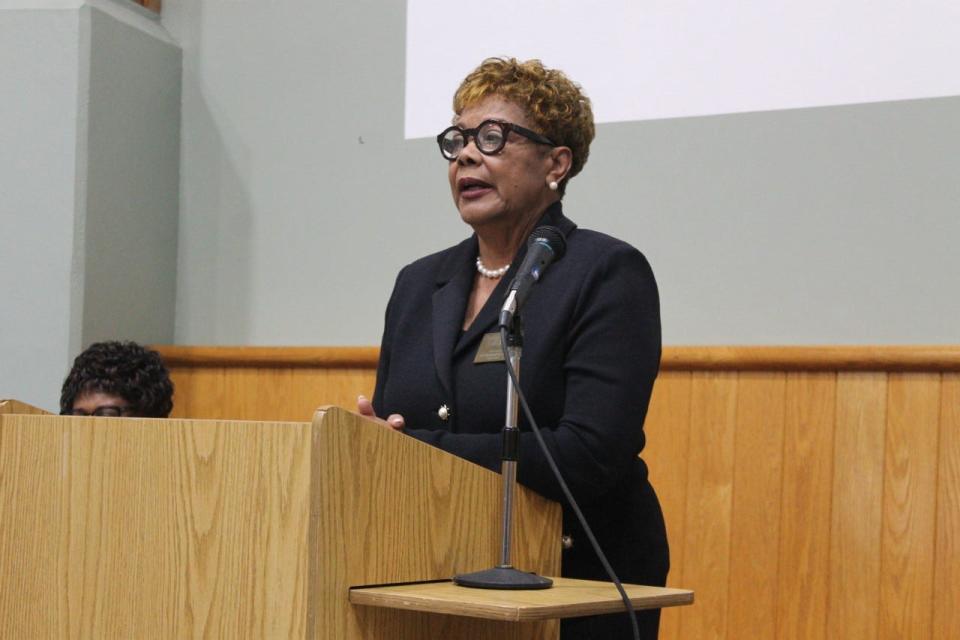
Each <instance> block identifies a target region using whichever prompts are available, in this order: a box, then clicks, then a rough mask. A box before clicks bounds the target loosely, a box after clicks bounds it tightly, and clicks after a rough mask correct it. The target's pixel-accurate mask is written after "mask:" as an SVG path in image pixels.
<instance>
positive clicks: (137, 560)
mask: <svg viewBox="0 0 960 640" xmlns="http://www.w3.org/2000/svg"><path fill="white" fill-rule="evenodd" d="M0 419H2V420H3V432H2V438H3V443H2V446H0V457H2V458H3V459H2V467H0V468H2V470H3V477H4V481H3V482H2V483H0V509H2V511H0V523H2V524H0V526H2V527H4V529H3V531H2V533H0V540H2V541H3V544H4V545H5V546H4V547H3V548H0V576H2V580H3V584H4V588H2V589H0V625H2V628H0V636H3V637H18V638H41V637H42V638H47V637H50V638H53V637H57V638H149V637H164V638H173V637H178V638H185V637H230V638H254V637H257V638H260V637H297V636H299V637H302V636H303V633H304V629H305V623H306V606H307V599H306V594H307V591H306V587H307V582H306V558H307V545H306V531H307V526H306V524H307V518H308V516H309V500H308V493H307V491H308V489H309V477H308V474H309V471H310V469H309V464H307V461H308V460H309V456H310V446H309V444H310V439H309V428H310V426H309V423H301V424H299V425H291V424H282V423H272V424H267V425H250V424H233V425H223V424H221V425H217V424H216V423H213V422H207V423H185V422H179V421H159V420H134V419H123V420H118V419H111V418H59V417H54V416H3V417H2V418H0ZM253 432H256V433H257V436H258V437H257V438H255V439H256V440H257V442H258V443H260V444H259V446H257V447H249V446H245V447H241V446H240V443H241V442H242V441H244V442H247V443H249V442H250V441H251V440H250V439H249V438H247V437H245V436H249V435H250V434H251V433H253ZM267 469H273V473H271V474H267V473H266V471H267ZM7 545H9V546H7ZM9 585H16V586H15V587H14V588H10V586H9Z"/></svg>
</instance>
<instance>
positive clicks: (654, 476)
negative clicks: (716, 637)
mask: <svg viewBox="0 0 960 640" xmlns="http://www.w3.org/2000/svg"><path fill="white" fill-rule="evenodd" d="M690 379H691V374H690V373H688V372H686V371H670V372H664V373H661V374H660V376H659V377H658V378H657V383H656V385H655V386H654V391H653V397H652V398H651V400H650V408H649V410H648V411H647V419H646V421H645V423H644V428H643V429H644V432H645V433H646V436H647V444H646V447H645V448H644V450H643V454H642V457H643V459H644V460H645V461H646V463H647V466H648V467H649V468H650V482H651V483H652V484H653V486H654V488H655V490H656V492H657V495H658V496H659V498H660V505H661V508H662V509H663V517H664V519H665V520H666V523H667V539H668V540H669V541H670V574H669V575H668V576H667V584H668V585H670V586H679V585H680V577H681V576H682V575H683V547H684V545H683V544H682V543H680V541H682V540H683V539H684V533H685V531H686V528H685V526H684V518H685V517H686V510H687V500H686V496H687V477H688V473H689V471H688V461H689V459H688V456H687V453H688V450H689V446H690V388H691V384H690ZM681 615H682V613H681V611H680V610H679V609H677V608H669V609H664V610H663V612H662V613H661V616H660V640H677V639H678V638H679V637H680V636H679V635H678V634H679V632H680V616H681Z"/></svg>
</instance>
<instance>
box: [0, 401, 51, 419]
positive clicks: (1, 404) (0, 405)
mask: <svg viewBox="0 0 960 640" xmlns="http://www.w3.org/2000/svg"><path fill="white" fill-rule="evenodd" d="M2 413H7V414H14V413H19V414H26V415H34V416H49V415H51V414H50V412H49V411H44V410H43V409H41V408H40V407H35V406H33V405H32V404H27V403H26V402H20V401H19V400H0V414H2Z"/></svg>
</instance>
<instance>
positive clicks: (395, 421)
mask: <svg viewBox="0 0 960 640" xmlns="http://www.w3.org/2000/svg"><path fill="white" fill-rule="evenodd" d="M357 413H359V414H360V415H362V416H364V417H365V418H370V419H371V420H376V421H377V422H379V423H380V424H382V425H383V426H385V427H390V428H391V429H393V430H394V431H403V427H404V426H405V424H404V421H403V416H402V415H400V414H399V413H391V414H390V415H389V416H387V419H386V420H383V419H381V418H378V417H377V414H376V412H374V410H373V404H372V403H371V402H370V400H368V399H367V397H366V396H358V397H357Z"/></svg>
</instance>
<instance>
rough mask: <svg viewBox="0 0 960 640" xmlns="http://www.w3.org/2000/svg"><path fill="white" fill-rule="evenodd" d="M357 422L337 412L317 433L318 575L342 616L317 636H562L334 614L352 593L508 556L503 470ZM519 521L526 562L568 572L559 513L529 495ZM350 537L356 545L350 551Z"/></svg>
mask: <svg viewBox="0 0 960 640" xmlns="http://www.w3.org/2000/svg"><path fill="white" fill-rule="evenodd" d="M349 420H353V418H352V417H351V416H350V415H349V414H346V412H343V411H340V410H336V409H331V410H330V411H328V412H327V415H326V418H325V420H324V423H323V426H322V428H319V429H316V432H315V437H316V441H315V445H316V447H317V448H318V449H319V450H321V451H323V456H322V460H323V465H319V464H318V465H317V466H316V467H315V468H314V481H315V487H314V492H313V504H312V505H311V514H312V520H311V527H313V528H314V530H315V531H316V532H317V535H315V536H314V540H316V545H317V546H316V548H313V549H311V554H312V558H313V559H314V561H315V562H311V567H315V569H316V570H315V572H314V573H313V574H312V575H311V584H312V585H313V586H312V588H311V593H313V594H315V595H316V597H317V598H320V599H321V601H323V602H325V603H330V604H329V605H322V607H323V610H324V611H331V612H336V615H331V616H329V617H327V618H326V619H324V620H311V621H310V628H309V629H308V635H310V636H311V637H313V636H314V634H317V636H319V637H323V638H331V639H334V638H345V637H364V638H370V639H373V640H375V639H381V638H382V639H384V640H386V639H387V638H391V639H392V638H396V637H398V636H399V635H400V631H401V630H402V631H403V632H404V633H407V634H408V635H404V636H402V637H409V638H414V637H417V638H445V637H451V638H459V637H463V638H467V637H479V638H491V639H496V640H505V639H507V638H530V639H531V640H532V639H533V638H544V637H549V633H552V632H553V631H555V630H556V628H557V627H556V625H554V624H552V623H551V624H550V625H549V626H547V627H543V626H541V623H537V624H533V625H522V626H514V627H512V628H511V627H504V626H503V625H499V624H495V625H486V624H483V625H479V624H478V623H477V622H476V621H471V620H470V619H458V618H456V617H448V616H429V615H425V614H419V613H411V614H410V615H402V616H399V615H396V614H393V613H390V614H389V615H388V614H387V613H385V612H384V611H381V610H377V609H372V608H369V607H354V608H353V609H351V610H348V611H344V610H342V609H336V608H335V607H334V606H333V605H334V604H335V603H337V602H340V601H342V599H343V598H345V597H347V589H348V588H351V587H360V586H373V585H382V584H387V583H397V582H412V581H425V580H435V579H437V578H441V577H442V578H449V577H450V576H452V575H453V574H455V573H462V572H468V571H475V570H478V569H485V568H489V567H492V566H494V565H495V564H496V563H497V561H498V560H499V541H500V536H499V526H500V519H499V512H498V510H497V509H496V508H490V507H491V506H493V505H499V501H500V491H501V483H500V477H499V476H498V475H497V474H494V473H492V472H490V471H488V470H486V469H483V468H481V467H479V466H477V465H473V464H469V463H464V462H463V461H462V460H460V459H459V458H456V457H455V456H453V455H451V454H448V453H446V452H444V451H440V450H439V449H435V448H433V447H429V446H426V445H424V444H423V443H421V442H419V441H417V440H415V439H413V438H409V437H405V436H404V435H402V434H400V433H396V432H394V431H391V430H389V429H384V428H382V427H379V426H377V425H376V424H374V423H372V422H367V421H363V422H362V423H361V424H359V425H356V428H354V429H352V430H347V429H344V428H338V426H342V425H343V424H344V422H345V421H349ZM387 452H390V454H389V455H386V453H387ZM316 460H317V462H318V463H319V460H320V457H318V458H317V459H316ZM478 505H485V506H486V507H487V508H482V507H481V508H478ZM517 514H518V516H520V517H519V522H518V523H517V527H518V531H517V535H516V536H515V538H514V540H515V546H514V552H515V555H514V562H515V564H516V566H517V567H518V568H520V569H523V570H536V571H538V572H540V573H541V574H545V575H556V574H557V573H559V570H560V540H559V538H560V529H561V511H560V508H559V505H558V504H556V503H552V502H549V501H547V500H545V499H543V498H541V497H539V496H537V495H535V494H534V493H533V492H531V491H527V490H521V491H519V492H518V494H517ZM387 516H389V517H387ZM531 522H536V523H538V526H535V527H533V526H530V523H531ZM525 523H526V524H525ZM345 540H349V541H351V544H350V545H349V546H348V547H347V548H346V549H344V548H343V545H344V541H345ZM412 550H415V552H414V551H412ZM405 613H406V612H405ZM398 625H399V626H398ZM478 629H482V630H483V632H482V633H480V632H478V631H477V630H478ZM355 634H362V635H355Z"/></svg>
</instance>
